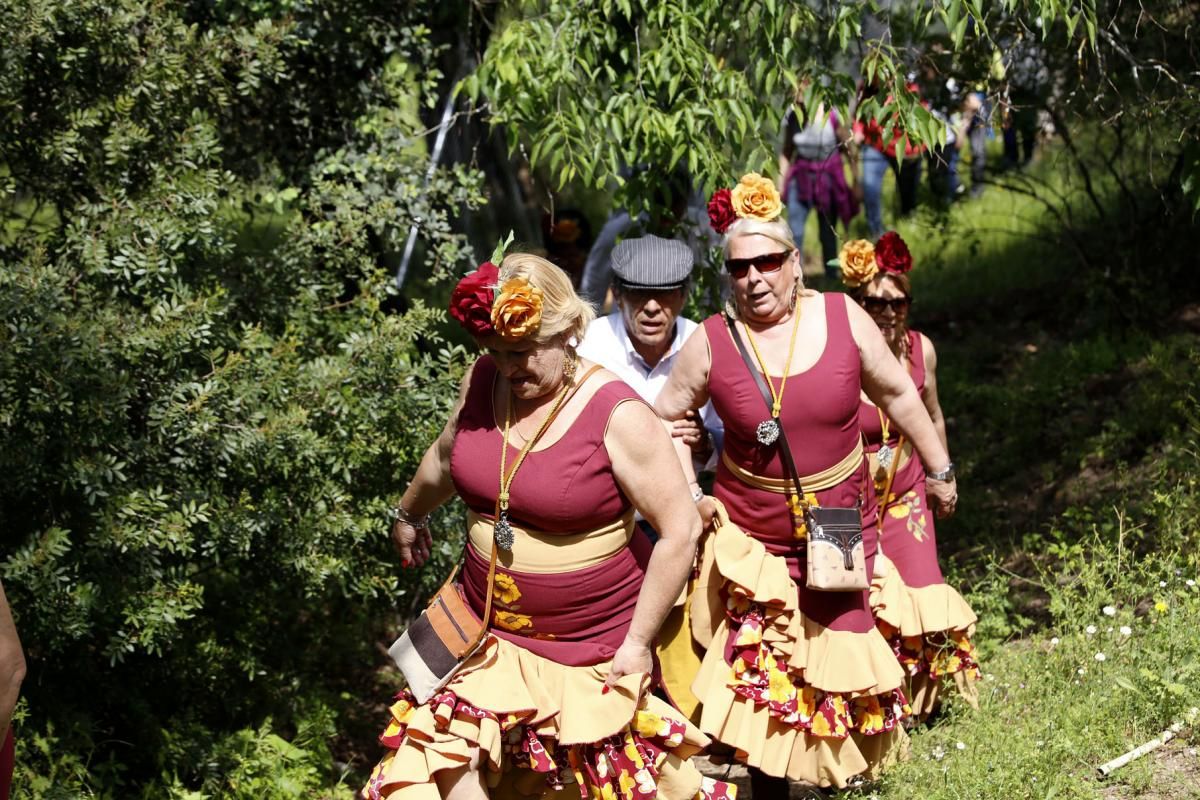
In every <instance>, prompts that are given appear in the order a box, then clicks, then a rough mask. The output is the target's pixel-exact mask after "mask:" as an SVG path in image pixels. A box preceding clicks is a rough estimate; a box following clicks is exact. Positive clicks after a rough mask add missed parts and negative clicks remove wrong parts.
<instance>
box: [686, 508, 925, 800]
mask: <svg viewBox="0 0 1200 800" xmlns="http://www.w3.org/2000/svg"><path fill="white" fill-rule="evenodd" d="M692 631H693V636H694V637H695V638H696V640H697V641H698V642H700V643H701V644H702V645H706V646H708V652H707V653H706V655H705V657H704V661H703V663H702V664H701V667H700V671H699V673H698V674H697V676H696V678H695V680H694V681H693V683H692V691H693V693H694V694H695V695H696V697H697V698H699V700H700V702H701V703H702V704H703V705H702V709H701V716H700V727H701V729H702V730H704V731H705V733H707V734H709V735H711V736H712V737H713V738H715V739H717V740H718V741H721V742H724V743H725V744H727V745H730V746H731V747H734V748H736V750H737V757H738V760H739V761H742V762H744V763H746V764H747V765H749V766H752V767H757V768H759V769H761V770H762V771H763V772H766V773H767V774H769V775H775V776H786V777H788V778H791V779H793V780H800V781H805V782H808V783H812V784H816V785H819V786H838V787H844V786H846V785H847V781H848V779H849V778H851V777H853V776H855V775H861V774H865V775H868V776H871V775H874V774H877V772H878V771H879V770H880V769H881V768H882V767H884V766H886V765H887V764H889V763H891V762H892V761H894V760H896V759H898V758H899V757H900V756H901V755H902V754H903V752H904V751H905V749H906V746H907V737H906V735H905V733H904V730H903V726H902V725H901V724H900V723H901V720H902V719H903V718H904V717H905V716H906V715H907V714H908V713H909V710H908V706H907V703H906V701H905V698H904V694H903V692H902V691H901V687H902V685H903V682H904V674H903V671H902V670H901V669H900V666H899V664H898V663H897V661H896V658H895V656H894V655H893V654H892V652H891V650H890V648H889V647H888V645H887V643H886V642H885V641H884V640H883V637H882V636H880V635H879V633H878V632H877V631H875V630H871V631H868V632H864V633H856V632H851V631H835V630H830V629H828V628H825V627H824V626H822V625H820V624H818V623H816V622H814V621H813V620H811V619H808V618H807V617H806V616H805V615H804V614H803V613H802V612H801V610H800V608H799V596H798V591H797V588H796V584H795V583H794V581H793V580H792V578H791V576H790V575H789V574H788V567H787V562H786V560H785V559H783V558H780V557H778V556H773V555H771V554H769V553H768V552H767V550H766V548H765V547H764V546H763V545H762V543H761V542H758V541H756V540H755V539H753V538H752V537H750V536H747V535H746V534H745V533H744V532H743V531H742V530H740V529H739V528H738V527H737V526H735V525H733V524H732V523H730V521H729V517H728V515H727V514H726V512H725V509H724V508H721V507H718V525H717V529H716V532H715V533H714V534H713V535H712V536H711V537H709V539H708V541H707V542H706V544H705V548H704V553H703V555H702V559H701V570H700V576H699V578H698V580H697V585H696V594H695V595H694V596H693V600H692Z"/></svg>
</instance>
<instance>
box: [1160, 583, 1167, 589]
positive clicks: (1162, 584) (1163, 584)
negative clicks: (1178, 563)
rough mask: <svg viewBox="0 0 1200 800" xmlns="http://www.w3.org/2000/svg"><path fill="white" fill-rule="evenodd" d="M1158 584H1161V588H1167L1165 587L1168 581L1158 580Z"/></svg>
mask: <svg viewBox="0 0 1200 800" xmlns="http://www.w3.org/2000/svg"><path fill="white" fill-rule="evenodd" d="M1158 586H1159V588H1160V589H1165V588H1166V587H1167V582H1166V581H1159V582H1158Z"/></svg>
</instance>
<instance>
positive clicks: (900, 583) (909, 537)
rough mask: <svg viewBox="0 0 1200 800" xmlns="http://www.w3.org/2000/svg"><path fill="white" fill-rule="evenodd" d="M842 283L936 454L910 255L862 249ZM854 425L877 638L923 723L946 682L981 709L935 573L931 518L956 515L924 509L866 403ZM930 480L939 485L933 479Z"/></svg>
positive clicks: (965, 645) (935, 413) (941, 425)
mask: <svg viewBox="0 0 1200 800" xmlns="http://www.w3.org/2000/svg"><path fill="white" fill-rule="evenodd" d="M839 261H840V262H841V268H842V281H843V282H844V283H845V284H846V286H847V287H848V288H849V289H850V295H851V296H852V297H853V298H854V299H855V300H857V301H858V303H859V305H861V306H862V307H863V309H864V310H865V311H866V312H867V313H868V314H870V315H871V319H873V320H874V321H875V324H876V325H878V326H879V330H880V332H881V333H882V334H883V338H884V340H885V341H887V344H888V348H889V349H890V350H891V352H892V355H893V357H894V358H895V359H896V361H897V362H898V363H900V364H902V365H903V366H904V368H905V369H906V370H907V371H908V374H909V377H910V378H911V379H912V382H913V384H914V385H915V386H916V388H917V392H918V393H919V394H920V396H921V400H922V401H923V402H924V403H925V408H926V409H928V411H929V416H930V417H931V418H932V419H933V423H934V425H935V426H936V428H937V432H938V438H939V439H940V440H941V443H942V447H943V448H947V449H948V446H947V444H946V424H945V421H944V420H943V418H942V407H941V404H940V403H939V402H938V393H937V353H936V351H935V350H934V348H933V342H931V341H930V340H929V337H928V336H926V335H925V334H923V333H920V332H919V331H916V330H913V329H911V328H909V327H908V309H909V307H910V306H911V305H912V283H911V282H910V280H909V277H908V273H909V270H911V269H912V264H913V261H912V254H911V253H909V250H908V245H906V244H905V242H904V240H903V239H902V238H900V235H899V234H898V233H896V232H895V231H888V232H887V233H885V234H884V235H883V236H881V237H880V239H879V241H878V243H876V244H875V245H874V246H872V245H871V243H870V242H868V241H865V240H862V239H858V240H855V241H851V242H847V243H846V244H845V245H844V246H843V247H842V251H841V253H840V255H839ZM859 424H860V426H861V427H862V431H863V436H864V437H865V438H866V442H867V452H868V454H870V457H871V473H872V475H873V476H874V479H875V486H876V489H877V491H878V494H879V503H880V507H881V513H880V520H881V524H880V529H879V530H880V541H881V549H882V550H883V557H881V558H880V559H879V561H878V563H877V564H876V569H875V574H876V575H877V576H878V577H877V578H876V579H875V581H874V582H873V585H872V591H871V606H872V608H873V609H874V612H875V616H876V619H877V620H878V624H879V630H880V632H881V633H883V635H884V636H885V637H886V638H887V640H888V643H889V644H890V645H891V646H892V650H893V652H894V653H895V654H896V657H897V658H898V659H899V661H900V665H901V666H902V667H903V668H904V671H905V680H906V691H907V694H908V698H909V702H910V703H911V704H912V708H913V713H914V714H915V715H916V716H917V718H919V719H922V720H923V719H925V718H926V717H928V716H929V715H930V714H931V713H933V711H934V709H935V708H936V707H937V704H938V697H939V691H940V687H941V684H942V683H943V682H944V681H946V680H949V681H952V682H953V683H954V684H955V685H956V686H957V687H958V690H959V692H960V693H961V694H962V696H963V698H964V699H965V700H966V701H967V702H968V703H969V704H970V705H971V706H977V705H978V699H977V698H978V692H977V691H976V687H975V682H976V681H977V680H978V679H979V665H978V664H977V663H976V660H975V648H974V646H973V645H972V644H971V638H970V637H971V633H972V632H973V631H974V629H975V622H976V617H975V613H974V612H973V611H971V608H970V606H968V605H967V603H966V601H965V600H963V598H962V596H961V595H960V594H959V593H958V592H957V591H955V590H954V589H953V588H952V587H950V586H947V585H946V582H945V580H943V578H942V571H941V568H940V567H939V566H938V557H937V537H936V536H935V534H934V524H933V520H934V515H935V513H936V514H937V515H938V516H942V517H946V516H949V515H950V514H953V513H954V504H953V503H949V504H939V505H938V506H937V507H936V508H930V505H929V500H928V493H927V491H926V480H927V479H928V478H927V473H926V468H925V467H924V466H923V465H922V463H921V459H920V458H916V457H914V454H913V448H912V445H911V443H910V442H909V441H908V440H907V439H906V438H905V436H904V435H903V433H901V431H900V430H899V429H898V428H897V426H896V425H894V424H893V423H892V420H891V419H890V418H889V417H888V415H887V414H886V413H885V412H884V410H883V409H881V408H879V406H877V405H876V404H875V403H872V402H871V400H870V399H869V398H868V397H866V396H865V395H864V396H863V398H862V404H861V406H860V407H859ZM933 477H936V476H933Z"/></svg>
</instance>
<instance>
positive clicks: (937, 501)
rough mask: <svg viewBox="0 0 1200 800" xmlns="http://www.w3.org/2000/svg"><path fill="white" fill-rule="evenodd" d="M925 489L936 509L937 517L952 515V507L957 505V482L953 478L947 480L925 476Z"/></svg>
mask: <svg viewBox="0 0 1200 800" xmlns="http://www.w3.org/2000/svg"><path fill="white" fill-rule="evenodd" d="M925 491H926V493H927V494H928V495H929V498H930V501H931V502H932V503H933V505H934V508H935V509H936V512H937V517H938V519H948V518H949V517H952V516H954V508H955V506H957V505H958V482H957V481H955V480H954V478H951V479H950V480H948V481H938V480H934V479H933V478H926V479H925Z"/></svg>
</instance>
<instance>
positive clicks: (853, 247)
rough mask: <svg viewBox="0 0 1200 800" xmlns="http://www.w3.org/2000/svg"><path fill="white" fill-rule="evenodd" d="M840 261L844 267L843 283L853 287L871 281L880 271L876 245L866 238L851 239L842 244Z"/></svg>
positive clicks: (839, 255) (839, 254)
mask: <svg viewBox="0 0 1200 800" xmlns="http://www.w3.org/2000/svg"><path fill="white" fill-rule="evenodd" d="M838 263H839V264H841V267H842V283H844V284H846V285H847V286H849V287H850V288H851V289H857V288H858V287H859V286H862V285H863V284H866V283H870V282H871V279H872V278H874V277H875V274H876V273H878V272H879V264H877V263H876V262H875V246H874V245H872V244H871V243H870V242H868V241H867V240H866V239H851V240H850V241H848V242H846V243H845V244H844V245H842V250H841V252H839V253H838Z"/></svg>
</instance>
